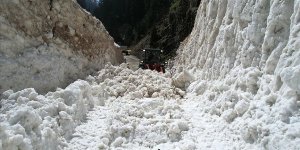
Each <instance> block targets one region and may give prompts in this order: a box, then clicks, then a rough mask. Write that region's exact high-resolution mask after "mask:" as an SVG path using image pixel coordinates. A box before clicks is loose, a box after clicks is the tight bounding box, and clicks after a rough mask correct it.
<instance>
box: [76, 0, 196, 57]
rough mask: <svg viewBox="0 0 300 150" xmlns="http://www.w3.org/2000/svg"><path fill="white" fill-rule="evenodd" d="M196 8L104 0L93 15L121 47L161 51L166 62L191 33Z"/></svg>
mask: <svg viewBox="0 0 300 150" xmlns="http://www.w3.org/2000/svg"><path fill="white" fill-rule="evenodd" d="M80 1H81V0H78V2H80ZM199 4H200V0H163V1H162V0H151V1H149V0H104V1H102V3H101V5H99V7H98V8H97V9H96V10H95V11H94V12H93V13H94V15H95V16H97V17H98V18H99V19H100V20H101V21H102V22H103V24H104V25H105V26H106V28H107V30H108V31H109V33H110V34H111V35H112V36H113V37H114V38H115V40H116V41H117V42H118V43H120V44H121V45H126V46H128V47H130V48H131V49H133V50H141V49H143V48H145V47H151V48H160V49H164V50H165V55H166V56H167V58H168V57H170V56H174V55H175V51H176V49H177V48H178V46H179V44H180V42H181V41H182V40H184V39H185V38H186V37H187V36H188V35H189V34H190V32H191V31H192V29H193V25H194V18H195V16H196V13H197V8H198V6H199ZM82 6H83V7H85V8H86V9H88V8H87V7H86V6H84V5H82Z"/></svg>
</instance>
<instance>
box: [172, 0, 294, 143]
mask: <svg viewBox="0 0 300 150" xmlns="http://www.w3.org/2000/svg"><path fill="white" fill-rule="evenodd" d="M299 13H300V1H294V0H273V1H259V0H257V1H253V0H244V1H236V0H203V1H201V5H200V7H199V9H198V15H197V18H196V23H195V26H194V29H193V31H192V33H191V35H190V36H189V37H188V38H187V39H186V40H185V41H184V42H183V44H182V45H181V48H180V49H179V50H178V56H177V59H176V62H175V64H176V67H178V68H179V67H185V68H189V69H190V71H191V72H193V74H195V76H196V77H197V80H196V81H195V82H193V83H191V85H190V86H189V87H188V89H187V91H188V92H189V93H188V94H195V95H197V96H198V97H199V99H201V100H205V102H204V103H205V105H204V106H203V107H204V108H205V110H206V112H207V113H210V114H211V115H217V116H220V117H222V118H223V119H224V120H226V121H227V122H228V126H227V127H228V128H230V129H231V130H237V131H239V134H240V137H241V138H242V139H243V140H244V141H245V142H248V143H251V144H258V145H260V146H261V147H262V148H265V149H300V147H299V142H300V136H299V134H298V133H299V130H300V126H299V123H300V117H299V114H300V112H299V109H300V101H299V98H300V96H299V95H300V94H299V77H300V72H299V67H300V51H299V50H300V45H299V44H298V43H299V42H300V41H299V39H300V38H299V27H300V26H299V25H300V24H299Z"/></svg>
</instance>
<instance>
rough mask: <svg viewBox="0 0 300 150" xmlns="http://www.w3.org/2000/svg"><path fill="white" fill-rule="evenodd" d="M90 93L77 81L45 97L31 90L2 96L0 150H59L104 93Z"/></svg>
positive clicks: (84, 85) (87, 87)
mask: <svg viewBox="0 0 300 150" xmlns="http://www.w3.org/2000/svg"><path fill="white" fill-rule="evenodd" d="M92 91H93V87H92V86H91V85H90V84H89V83H88V82H87V81H83V80H78V81H76V82H74V83H72V84H71V85H69V86H68V87H66V88H65V89H58V90H57V91H55V92H49V93H47V94H46V95H39V94H38V93H37V92H36V91H35V90H34V89H32V88H29V89H24V90H21V91H18V92H13V91H11V90H9V91H6V92H4V93H3V96H2V99H1V108H0V112H1V116H0V120H1V123H0V143H1V144H0V149H3V150H5V149H7V150H8V149H11V150H13V149H24V150H31V149H49V150H50V149H62V148H63V147H64V146H65V145H66V142H67V140H70V139H71V138H72V134H73V130H74V129H75V127H76V126H77V125H78V124H80V123H81V122H82V121H84V120H85V116H86V113H87V112H88V110H90V109H92V108H93V107H94V105H95V104H97V101H99V97H98V95H103V93H102V92H104V91H103V90H101V89H100V90H97V92H95V91H94V92H92Z"/></svg>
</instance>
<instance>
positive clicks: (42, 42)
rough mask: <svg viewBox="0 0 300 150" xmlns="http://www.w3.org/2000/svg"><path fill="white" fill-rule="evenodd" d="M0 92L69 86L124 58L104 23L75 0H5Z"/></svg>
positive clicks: (0, 6) (0, 24) (0, 16)
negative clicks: (107, 64) (109, 63)
mask: <svg viewBox="0 0 300 150" xmlns="http://www.w3.org/2000/svg"><path fill="white" fill-rule="evenodd" d="M0 37H1V38H0V82H1V85H0V92H1V93H2V92H3V91H5V90H8V89H13V90H21V89H24V88H29V87H32V88H35V89H37V90H38V92H47V91H49V90H55V88H56V87H66V86H67V85H68V84H70V83H71V82H73V81H75V80H76V79H78V78H84V77H86V76H87V75H89V74H91V73H95V72H96V71H98V70H100V69H102V68H103V67H104V64H106V63H107V62H111V63H112V64H118V63H119V62H120V61H121V57H122V54H121V51H120V50H118V49H117V47H115V46H114V41H113V39H112V38H111V37H110V35H109V34H108V33H107V31H106V30H105V28H104V26H103V25H102V23H101V22H100V21H99V20H97V19H96V18H94V17H92V16H91V15H90V14H88V13H86V12H85V11H84V10H83V9H81V8H80V6H79V5H78V4H77V3H76V1H73V0H63V1H56V0H54V1H53V0H38V1H36V0H34V1H32V0H30V1H22V0H21V1H20V0H14V1H11V0H1V1H0Z"/></svg>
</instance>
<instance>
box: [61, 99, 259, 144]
mask: <svg viewBox="0 0 300 150" xmlns="http://www.w3.org/2000/svg"><path fill="white" fill-rule="evenodd" d="M193 98H195V97H193ZM139 106H140V107H139ZM226 126H227V123H226V122H225V121H224V120H223V119H222V118H220V117H217V116H211V115H208V114H206V113H204V112H203V109H202V108H201V105H199V102H198V103H197V102H196V101H195V100H193V99H178V100H177V101H176V100H166V99H162V98H144V99H137V100H130V99H126V98H118V99H110V100H108V102H107V104H106V106H101V107H97V108H95V109H94V110H93V111H91V112H90V113H89V114H88V120H87V122H86V123H84V124H82V125H80V126H78V127H77V128H76V130H75V131H76V132H75V134H74V138H73V139H72V140H71V141H70V143H69V147H68V148H66V149H68V150H71V149H77V150H80V149H90V150H98V149H109V148H110V149H116V148H119V149H128V150H129V149H130V150H131V149H137V150H144V149H155V150H157V149H163V150H173V149H180V150H193V149H220V150H221V149H245V148H247V149H250V148H251V149H256V148H255V147H254V146H250V145H247V144H246V143H245V142H243V140H241V139H240V138H239V137H240V136H239V135H238V132H235V131H234V130H229V129H226ZM233 143H234V144H233ZM245 146H248V147H245Z"/></svg>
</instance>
